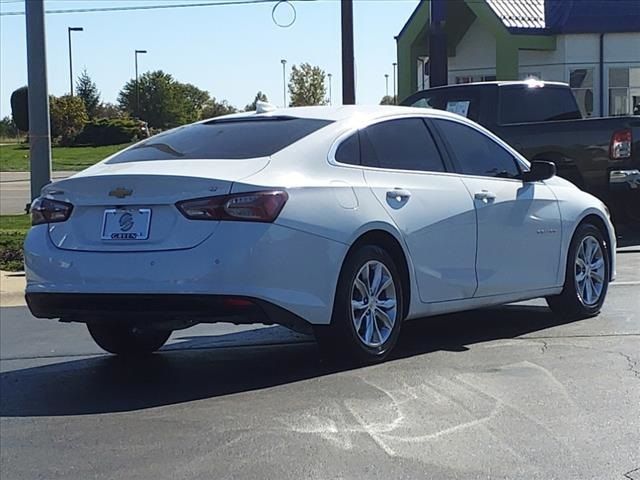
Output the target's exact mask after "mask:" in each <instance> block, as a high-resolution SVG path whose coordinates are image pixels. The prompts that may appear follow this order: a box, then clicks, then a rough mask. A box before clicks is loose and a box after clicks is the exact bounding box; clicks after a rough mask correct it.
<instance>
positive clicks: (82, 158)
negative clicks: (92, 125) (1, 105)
mask: <svg viewBox="0 0 640 480" xmlns="http://www.w3.org/2000/svg"><path fill="white" fill-rule="evenodd" d="M127 146H129V144H128V143H125V144H122V145H107V146H104V147H53V148H52V149H51V153H52V156H53V169H54V170H72V171H77V170H84V169H85V168H87V167H90V166H91V165H93V164H94V163H97V162H99V161H100V160H103V159H105V158H106V157H108V156H109V155H111V154H112V153H115V152H117V151H118V150H122V149H123V148H125V147H127ZM27 171H29V145H26V144H14V145H0V172H27Z"/></svg>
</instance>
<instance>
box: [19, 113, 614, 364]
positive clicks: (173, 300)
mask: <svg viewBox="0 0 640 480" xmlns="http://www.w3.org/2000/svg"><path fill="white" fill-rule="evenodd" d="M554 173H555V167H554V165H553V164H551V163H547V162H533V163H531V164H530V163H529V162H527V161H526V160H525V159H524V158H523V157H522V156H521V155H520V154H518V153H517V152H516V151H515V150H514V149H513V148H511V147H510V146H509V145H507V144H506V143H504V142H503V141H501V140H500V139H499V138H498V137H496V136H495V135H493V134H491V133H490V132H489V131H487V130H485V129H483V128H482V127H480V126H478V125H477V124H475V123H473V122H471V121H469V120H467V119H465V118H463V117H460V116H457V115H454V114H450V113H447V112H441V111H436V110H433V111H428V110H424V109H413V108H407V107H388V106H385V107H359V106H343V107H304V108H290V109H275V108H273V107H270V106H268V105H259V108H258V111H257V112H253V113H243V114H237V115H231V116H225V117H219V118H216V119H212V120H206V121H203V122H199V123H195V124H192V125H187V126H184V127H180V128H177V129H174V130H170V131H168V132H165V133H162V134H159V135H156V136H154V137H151V138H149V139H146V140H144V141H142V142H140V143H137V144H135V145H133V146H131V147H129V148H127V149H125V150H122V151H121V152H119V153H116V154H115V155H113V156H111V157H109V158H107V159H106V160H104V161H102V162H101V163H98V164H97V165H95V166H93V167H91V168H89V169H87V170H85V171H83V172H80V173H78V174H76V175H74V176H73V177H71V178H68V179H66V180H62V181H58V182H55V183H51V184H49V185H47V186H45V187H44V188H43V190H42V194H41V196H40V197H39V198H38V199H36V200H35V201H34V203H33V205H32V208H31V214H32V221H33V227H32V229H31V230H30V232H29V234H28V236H27V238H26V241H25V263H26V275H27V288H26V299H27V303H28V305H29V308H30V309H31V312H32V313H33V315H35V316H36V317H39V318H58V319H60V320H61V321H63V322H81V323H85V324H86V325H87V327H88V330H89V333H90V334H91V336H92V337H93V339H94V340H95V341H96V343H97V344H98V345H99V346H100V347H102V348H103V349H104V350H106V351H108V352H112V353H115V354H124V355H133V354H142V353H150V352H153V351H155V350H157V349H159V348H160V347H161V346H162V345H163V344H164V343H165V342H166V341H167V339H168V338H169V336H170V335H171V332H172V331H173V330H177V329H182V328H187V327H190V326H192V325H195V324H198V323H213V322H221V321H226V322H234V323H265V324H280V325H284V326H286V327H288V328H291V329H293V330H296V331H301V332H307V333H314V334H315V336H316V338H317V340H318V342H319V343H320V346H321V347H322V349H323V350H324V351H326V352H327V353H330V354H335V355H338V356H342V357H349V358H350V359H351V360H355V361H357V362H365V363H366V362H375V361H381V360H383V359H385V358H386V357H387V356H388V354H389V353H390V352H391V350H392V349H393V347H394V345H395V344H396V342H397V340H398V335H399V334H400V329H401V326H402V324H403V322H404V321H405V320H410V319H415V318H423V317H428V316H431V315H435V314H443V313H448V312H456V311H461V310H468V309H474V308H478V307H486V306H489V305H499V304H504V303H509V302H517V301H521V300H527V299H532V298H537V297H544V298H546V300H547V303H548V305H549V306H550V308H551V309H552V310H553V311H554V312H556V313H558V314H559V315H562V316H564V317H570V318H580V317H586V316H590V315H596V314H597V313H598V312H599V311H600V309H601V307H602V304H603V302H604V300H605V296H606V294H607V286H608V283H609V282H610V281H611V280H613V278H614V276H615V253H614V252H615V234H614V230H613V227H612V225H611V222H610V221H609V215H608V212H607V209H606V207H605V206H604V205H603V204H602V203H601V202H600V201H599V200H597V199H596V198H594V197H593V196H591V195H589V194H587V193H584V192H582V191H580V190H579V189H578V188H577V187H575V186H574V185H572V184H571V183H569V182H567V181H565V180H563V179H561V178H559V177H556V176H554Z"/></svg>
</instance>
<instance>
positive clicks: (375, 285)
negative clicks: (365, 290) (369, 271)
mask: <svg viewBox="0 0 640 480" xmlns="http://www.w3.org/2000/svg"><path fill="white" fill-rule="evenodd" d="M381 282H382V265H380V264H379V263H376V264H375V265H374V267H373V278H372V279H371V289H370V290H369V291H370V292H371V295H373V296H377V295H378V293H379V288H380V283H381Z"/></svg>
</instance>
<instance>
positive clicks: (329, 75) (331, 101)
mask: <svg viewBox="0 0 640 480" xmlns="http://www.w3.org/2000/svg"><path fill="white" fill-rule="evenodd" d="M327 77H329V105H333V100H332V98H331V77H333V75H331V74H330V73H329V74H327Z"/></svg>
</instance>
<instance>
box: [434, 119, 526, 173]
mask: <svg viewBox="0 0 640 480" xmlns="http://www.w3.org/2000/svg"><path fill="white" fill-rule="evenodd" d="M433 123H434V124H435V125H436V126H437V128H438V130H439V131H440V133H441V134H442V136H443V137H444V139H445V141H446V142H447V145H448V147H449V149H450V150H451V153H452V154H453V156H454V159H455V161H456V163H457V165H458V169H459V171H460V173H463V174H466V175H478V176H483V177H500V178H518V177H519V176H520V169H519V168H518V165H517V163H516V160H515V158H513V155H511V153H510V152H509V151H508V150H506V149H505V148H504V147H502V146H501V145H499V144H498V143H496V142H494V141H493V140H492V139H491V138H489V137H487V136H486V135H484V134H483V133H481V132H479V131H477V130H475V129H473V128H471V127H469V126H467V125H463V124H462V123H458V122H452V121H449V120H441V119H433Z"/></svg>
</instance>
